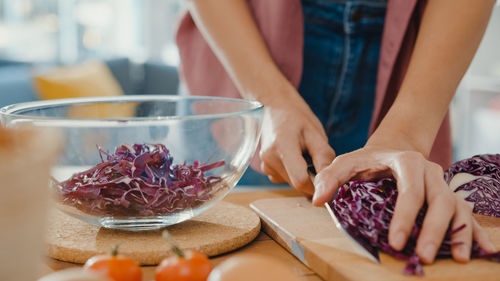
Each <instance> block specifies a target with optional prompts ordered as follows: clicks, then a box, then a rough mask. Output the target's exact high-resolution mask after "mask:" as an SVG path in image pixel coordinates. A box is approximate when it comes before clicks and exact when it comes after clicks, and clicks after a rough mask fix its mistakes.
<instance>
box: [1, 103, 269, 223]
mask: <svg viewBox="0 0 500 281" xmlns="http://www.w3.org/2000/svg"><path fill="white" fill-rule="evenodd" d="M262 110H263V107H262V105H261V104H260V103H258V102H254V101H247V100H241V99H229V98H216V97H194V96H157V95H156V96H146V95H141V96H119V97H94V98H76V99H61V100H50V101H37V102H29V103H21V104H15V105H10V106H6V107H4V108H2V109H0V116H1V121H2V125H3V126H5V127H17V126H24V125H28V126H35V127H42V128H51V129H56V130H59V131H60V132H61V133H62V135H63V137H64V139H63V144H64V145H63V153H62V156H61V157H60V158H59V159H58V161H57V164H56V165H55V166H54V168H53V169H52V182H51V184H50V187H51V189H50V191H51V192H52V193H53V198H54V199H55V200H54V201H55V202H56V205H57V206H58V208H59V209H61V210H62V211H64V212H65V213H67V214H69V215H71V216H74V217H76V218H78V219H81V220H84V221H86V222H89V223H92V224H95V225H99V226H103V227H106V228H116V229H126V230H148V229H157V228H161V227H164V226H168V225H172V224H175V223H179V222H182V221H185V220H188V219H190V218H192V217H194V216H196V215H198V214H200V213H202V212H204V211H205V210H207V209H208V208H210V207H211V206H213V205H214V204H215V203H216V202H217V201H219V200H221V199H222V198H223V197H224V196H225V195H226V194H227V193H228V192H229V191H230V190H231V189H232V188H233V187H234V186H235V185H236V183H237V182H238V180H239V179H240V177H241V176H242V174H243V172H244V171H245V170H246V168H247V167H248V165H249V163H250V160H251V158H252V156H253V154H254V152H255V150H256V147H257V144H258V141H259V137H260V131H261V123H262ZM27 172H29V171H27Z"/></svg>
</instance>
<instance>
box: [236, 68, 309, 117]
mask: <svg viewBox="0 0 500 281" xmlns="http://www.w3.org/2000/svg"><path fill="white" fill-rule="evenodd" d="M249 76H250V77H252V78H250V79H248V83H245V85H242V86H243V87H241V89H240V92H241V95H242V96H243V97H244V98H246V99H251V100H257V101H259V102H261V103H262V104H263V105H264V106H268V107H272V106H275V105H279V104H282V103H283V101H286V100H290V99H291V98H296V96H298V95H299V94H298V92H297V90H296V89H295V87H294V86H293V85H292V84H291V83H290V81H288V79H287V78H286V77H285V76H284V75H283V74H282V73H281V71H280V70H279V69H278V68H277V67H276V66H275V65H269V66H267V67H262V68H260V71H258V72H256V73H255V75H251V74H250V75H249Z"/></svg>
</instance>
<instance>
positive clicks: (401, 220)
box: [389, 155, 425, 251]
mask: <svg viewBox="0 0 500 281" xmlns="http://www.w3.org/2000/svg"><path fill="white" fill-rule="evenodd" d="M424 163H425V162H424V159H423V158H422V159H420V158H418V156H417V157H414V156H413V155H409V156H408V155H402V156H401V157H400V158H399V159H398V160H397V161H396V162H395V163H394V165H393V166H392V167H391V169H392V171H393V174H394V177H395V178H396V182H397V185H398V198H397V200H396V206H395V207H394V215H393V217H392V220H391V223H390V225H389V244H390V245H391V247H392V248H393V249H395V250H397V251H400V250H402V249H403V248H404V247H405V245H406V241H407V240H408V237H409V236H410V233H411V230H412V229H413V226H414V225H415V219H416V218H417V215H418V212H419V211H420V208H421V207H422V205H423V204H424V200H425V190H424V179H423V175H424Z"/></svg>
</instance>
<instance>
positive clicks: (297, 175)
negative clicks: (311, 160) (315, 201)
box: [279, 142, 314, 195]
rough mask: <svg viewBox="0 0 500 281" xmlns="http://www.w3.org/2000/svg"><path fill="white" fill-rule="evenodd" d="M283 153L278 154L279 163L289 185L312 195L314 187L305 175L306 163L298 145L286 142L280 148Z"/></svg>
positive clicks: (307, 175)
mask: <svg viewBox="0 0 500 281" xmlns="http://www.w3.org/2000/svg"><path fill="white" fill-rule="evenodd" d="M282 148H283V151H286V152H285V153H280V155H279V156H280V158H281V163H282V165H283V167H284V169H285V171H286V174H287V176H288V178H289V179H290V181H289V183H290V184H291V185H292V186H293V187H294V188H295V189H297V190H298V191H300V192H302V193H305V194H309V195H313V193H314V185H313V183H312V181H311V179H310V178H309V174H308V173H307V163H306V161H305V160H304V157H302V149H301V148H300V146H299V145H298V143H292V142H288V143H286V144H284V145H283V146H282Z"/></svg>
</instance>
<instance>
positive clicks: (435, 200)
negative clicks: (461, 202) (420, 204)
mask: <svg viewBox="0 0 500 281" xmlns="http://www.w3.org/2000/svg"><path fill="white" fill-rule="evenodd" d="M424 180H425V192H426V200H427V204H428V209H427V213H426V215H425V218H424V223H423V225H422V230H421V232H420V235H419V237H418V240H417V248H416V252H417V255H418V256H419V257H420V259H421V260H422V261H423V262H425V263H432V262H433V261H434V258H435V256H436V253H437V250H438V249H439V247H440V246H441V243H442V241H443V239H444V236H445V234H446V231H447V230H448V227H449V225H450V221H451V218H452V216H453V214H454V212H455V210H456V197H455V195H454V194H453V193H452V192H451V191H450V190H449V189H448V185H447V184H446V182H445V181H444V179H443V170H442V169H441V167H440V166H438V165H437V164H435V163H431V162H427V164H426V169H425V175H424Z"/></svg>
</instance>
